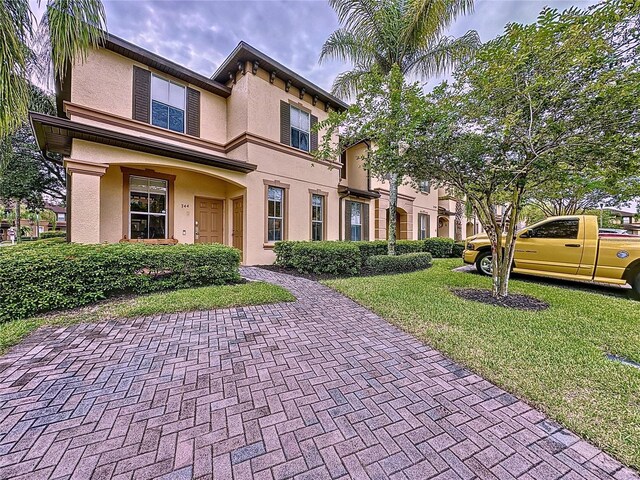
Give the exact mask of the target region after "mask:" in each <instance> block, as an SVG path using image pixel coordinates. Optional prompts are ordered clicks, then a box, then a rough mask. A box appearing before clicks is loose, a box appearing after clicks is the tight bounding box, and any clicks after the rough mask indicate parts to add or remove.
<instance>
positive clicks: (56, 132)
mask: <svg viewBox="0 0 640 480" xmlns="http://www.w3.org/2000/svg"><path fill="white" fill-rule="evenodd" d="M29 120H30V122H31V128H32V129H33V133H34V136H35V138H36V141H37V142H38V147H39V148H40V150H41V151H42V153H43V154H44V155H45V156H46V153H47V152H52V153H59V154H61V155H64V156H67V157H68V156H70V155H71V144H72V141H73V139H74V138H76V139H79V140H86V141H89V142H94V143H99V144H102V145H111V146H114V147H119V148H126V149H127V150H133V151H136V152H143V153H149V154H152V155H158V156H161V157H168V158H174V159H177V160H183V161H186V162H192V163H197V164H200V165H208V166H210V167H216V168H222V169H225V170H231V171H234V172H242V173H250V172H253V171H254V170H255V169H256V168H257V166H256V165H254V164H251V163H247V162H242V161H239V160H232V159H230V158H225V157H220V156H218V155H211V154H208V153H203V152H199V151H196V150H191V149H188V148H184V147H180V146H177V145H171V144H168V143H164V142H160V141H158V140H153V139H151V138H144V137H137V136H134V135H129V134H127V133H121V132H115V131H112V130H108V129H106V128H102V127H96V126H93V125H85V124H83V123H79V122H74V121H72V120H68V119H66V118H59V117H52V116H50V115H43V114H41V113H36V112H29Z"/></svg>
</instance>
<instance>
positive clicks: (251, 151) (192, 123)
mask: <svg viewBox="0 0 640 480" xmlns="http://www.w3.org/2000/svg"><path fill="white" fill-rule="evenodd" d="M346 106H347V105H346V104H345V103H343V102H342V101H341V100H339V99H338V98H336V97H334V96H333V95H331V94H329V93H327V92H325V91H324V90H322V89H321V88H319V87H318V86H316V85H314V84H313V83H311V82H309V81H307V80H305V79H304V78H301V77H300V76H299V75H297V74H296V73H294V72H292V71H291V70H289V69H287V68H286V67H284V66H283V65H281V64H279V63H278V62H276V61H275V60H273V59H271V58H270V57H268V56H267V55H265V54H263V53H261V52H259V51H258V50H256V49H255V48H253V47H251V46H250V45H247V44H245V43H243V42H241V43H240V44H239V45H238V46H237V47H236V49H235V50H234V51H233V52H232V53H231V55H230V56H229V57H228V58H227V59H226V60H225V61H224V63H223V64H222V65H221V66H220V68H219V69H218V71H217V72H216V73H215V74H214V75H213V76H212V77H211V78H207V77H204V76H202V75H200V74H198V73H195V72H193V71H190V70H188V69H186V68H184V67H182V66H180V65H178V64H175V63H173V62H170V61H168V60H166V59H164V58H162V57H160V56H158V55H155V54H153V53H151V52H149V51H146V50H144V49H142V48H140V47H137V46H135V45H133V44H131V43H128V42H126V41H124V40H122V39H120V38H117V37H115V36H112V35H109V36H108V38H107V40H106V41H105V42H104V45H103V48H99V49H95V50H92V51H91V52H90V53H89V55H88V57H87V59H86V61H85V62H84V63H82V64H77V65H75V66H73V67H71V68H70V69H69V72H68V74H67V75H66V76H65V80H64V82H63V84H62V85H60V86H59V91H58V109H59V117H51V116H46V115H42V114H36V113H32V114H31V123H32V126H33V130H34V133H35V136H36V138H37V141H38V144H39V145H40V148H41V149H42V150H43V151H45V150H48V151H51V152H56V153H60V154H62V155H63V156H64V164H65V168H66V171H67V173H68V175H69V181H68V188H67V189H68V194H67V195H68V201H67V205H68V212H66V215H67V217H66V218H65V220H66V227H67V229H68V231H69V233H70V239H71V241H74V242H80V243H100V242H119V241H143V242H145V241H151V242H155V243H158V242H159V243H163V242H164V241H167V240H168V239H175V240H176V241H178V242H180V243H193V242H219V243H224V244H227V245H233V246H235V247H237V248H239V249H240V250H242V251H243V259H244V262H245V263H247V264H262V263H271V262H272V261H273V260H274V254H273V245H274V243H275V242H276V241H278V240H286V239H291V240H320V239H326V240H338V239H343V240H357V239H362V240H373V239H377V238H385V237H386V224H387V215H386V212H387V208H388V188H387V187H386V186H385V184H384V183H381V182H378V181H375V180H374V179H371V178H369V176H368V175H367V172H366V171H364V170H363V169H362V168H361V166H360V165H359V160H358V158H359V156H360V155H362V154H363V152H364V151H365V150H363V149H366V148H367V145H366V144H364V143H361V144H358V145H354V146H352V147H351V148H349V149H348V150H347V151H346V152H345V153H344V154H343V156H342V158H341V159H338V158H337V159H336V160H335V161H329V162H318V161H314V159H313V157H312V155H310V153H309V152H310V151H313V150H314V149H315V148H316V147H317V144H318V134H317V133H313V132H312V131H311V129H312V127H313V125H314V124H315V123H317V122H319V121H322V120H324V119H325V118H327V115H328V114H327V112H328V111H329V109H344V108H346ZM441 197H442V199H441ZM450 203H451V200H450V199H449V198H448V197H446V196H445V195H444V193H443V192H440V191H435V190H433V191H432V190H431V189H430V188H429V187H428V185H427V184H422V186H421V188H420V189H419V191H416V190H415V189H414V188H412V187H409V186H402V187H401V189H400V196H399V205H398V206H399V220H400V221H399V222H398V233H399V238H406V239H418V238H425V237H428V236H436V235H438V233H442V234H445V233H446V234H447V235H450V236H453V233H454V232H453V226H452V224H453V217H452V215H453V213H455V211H454V212H453V213H452V211H451V207H450ZM440 219H446V220H447V221H448V222H450V223H451V226H449V227H448V228H447V229H445V228H444V227H443V228H442V229H440V228H439V222H440ZM463 225H465V227H464V229H465V234H463V236H466V233H469V232H470V230H469V229H470V228H471V227H468V226H467V225H466V219H465V220H464V223H463ZM473 228H474V229H475V228H476V227H473Z"/></svg>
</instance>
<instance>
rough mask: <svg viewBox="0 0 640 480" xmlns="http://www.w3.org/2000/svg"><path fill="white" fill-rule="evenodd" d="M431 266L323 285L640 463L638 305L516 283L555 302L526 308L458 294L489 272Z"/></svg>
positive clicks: (484, 283)
mask: <svg viewBox="0 0 640 480" xmlns="http://www.w3.org/2000/svg"><path fill="white" fill-rule="evenodd" d="M460 265H461V261H460V260H457V259H454V260H436V261H435V263H434V266H433V267H432V268H431V269H429V270H424V271H421V272H416V273H410V274H404V275H394V276H382V277H367V278H348V279H339V280H331V281H327V282H325V283H326V284H327V285H329V286H331V287H332V288H335V289H336V290H338V291H340V292H342V293H344V294H345V295H347V296H349V297H351V298H353V299H354V300H356V301H358V302H359V303H361V304H362V305H365V306H367V307H369V308H371V309H372V310H374V311H375V312H377V313H378V314H380V315H381V316H383V317H385V318H387V319H388V320H390V321H391V322H392V323H394V324H396V325H398V326H399V327H401V328H402V329H404V330H406V331H407V332H410V333H411V334H413V335H415V336H416V337H418V338H420V339H421V340H423V341H424V342H425V343H427V344H430V345H432V346H433V347H435V348H437V349H439V350H440V351H442V352H444V353H445V354H447V355H448V356H450V357H451V358H452V359H454V360H456V361H458V362H460V363H462V364H464V365H466V366H467V367H469V368H470V369H472V370H474V371H475V372H477V373H479V374H481V375H483V376H484V377H485V378H487V379H489V380H491V381H492V382H494V383H496V384H498V385H500V386H501V387H503V388H505V389H506V390H508V391H510V392H512V393H514V394H516V395H518V396H519V397H521V398H522V399H524V400H526V401H527V402H528V403H530V404H532V405H535V406H536V407H538V408H540V409H541V410H543V411H545V412H546V413H547V414H548V415H549V416H551V417H553V418H555V419H556V420H558V421H559V422H561V423H562V424H564V425H566V426H567V427H569V428H571V429H572V430H574V431H575V432H576V433H578V434H580V435H582V436H583V437H585V438H587V439H589V440H591V441H593V442H594V443H595V444H597V445H598V446H600V447H601V448H603V449H605V450H607V451H608V452H609V453H611V454H613V455H614V456H616V457H617V458H619V459H620V460H621V461H623V462H625V463H626V464H628V465H630V466H633V467H636V468H638V467H640V369H637V368H634V367H631V366H626V365H622V364H618V363H615V362H611V361H610V360H607V359H605V356H604V355H605V352H608V353H613V354H616V355H620V356H624V357H626V358H628V359H631V360H634V361H636V362H640V303H638V302H634V301H631V300H627V299H625V298H616V297H612V296H605V295H601V294H598V293H593V292H590V291H580V290H574V289H569V288H560V287H558V286H552V285H544V284H543V283H542V281H541V282H540V283H537V282H536V283H532V282H525V281H518V280H514V281H512V283H511V291H512V292H518V293H524V294H529V295H532V296H535V297H537V298H539V299H542V300H544V301H546V302H547V303H549V305H550V308H549V309H548V310H546V311H543V312H523V311H515V310H508V309H505V308H501V307H492V306H488V305H484V304H480V303H477V302H471V301H467V300H462V299H460V298H458V297H456V296H454V295H453V294H452V293H451V292H450V291H449V290H450V288H452V287H485V288H489V286H490V279H488V278H484V277H480V276H479V275H472V274H469V273H461V272H452V271H451V269H452V268H455V267H457V266H460Z"/></svg>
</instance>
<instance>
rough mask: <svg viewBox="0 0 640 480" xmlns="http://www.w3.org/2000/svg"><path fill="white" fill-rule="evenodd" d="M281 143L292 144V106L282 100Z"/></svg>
mask: <svg viewBox="0 0 640 480" xmlns="http://www.w3.org/2000/svg"><path fill="white" fill-rule="evenodd" d="M280 143H284V144H285V145H291V107H290V106H289V104H288V103H287V102H283V101H280Z"/></svg>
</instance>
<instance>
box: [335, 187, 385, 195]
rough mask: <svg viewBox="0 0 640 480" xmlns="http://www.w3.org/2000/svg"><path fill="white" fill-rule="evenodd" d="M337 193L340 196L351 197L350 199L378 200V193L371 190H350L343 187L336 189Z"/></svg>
mask: <svg viewBox="0 0 640 480" xmlns="http://www.w3.org/2000/svg"><path fill="white" fill-rule="evenodd" d="M338 193H339V194H341V195H351V196H352V197H359V198H380V193H379V192H374V191H373V190H358V189H357V188H350V187H345V186H342V185H341V186H339V187H338Z"/></svg>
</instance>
